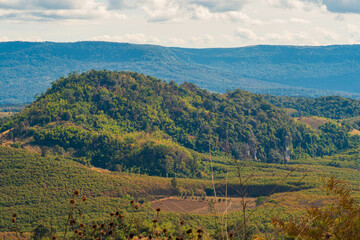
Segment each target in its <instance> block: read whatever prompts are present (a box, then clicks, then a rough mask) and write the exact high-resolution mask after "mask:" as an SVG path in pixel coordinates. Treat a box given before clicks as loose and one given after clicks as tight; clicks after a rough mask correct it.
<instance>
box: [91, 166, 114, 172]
mask: <svg viewBox="0 0 360 240" xmlns="http://www.w3.org/2000/svg"><path fill="white" fill-rule="evenodd" d="M89 169H90V170H93V171H96V172H101V173H110V172H111V171H110V170H107V169H103V168H97V167H90V168H89Z"/></svg>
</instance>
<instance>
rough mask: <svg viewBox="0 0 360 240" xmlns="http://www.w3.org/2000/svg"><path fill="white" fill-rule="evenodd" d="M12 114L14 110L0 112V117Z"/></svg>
mask: <svg viewBox="0 0 360 240" xmlns="http://www.w3.org/2000/svg"><path fill="white" fill-rule="evenodd" d="M14 114H15V113H14V112H0V118H4V117H9V116H11V115H14Z"/></svg>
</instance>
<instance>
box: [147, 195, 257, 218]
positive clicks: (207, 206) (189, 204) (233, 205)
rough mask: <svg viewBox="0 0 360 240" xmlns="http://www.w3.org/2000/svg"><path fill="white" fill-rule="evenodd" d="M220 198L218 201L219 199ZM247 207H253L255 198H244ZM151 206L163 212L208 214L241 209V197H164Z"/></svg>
mask: <svg viewBox="0 0 360 240" xmlns="http://www.w3.org/2000/svg"><path fill="white" fill-rule="evenodd" d="M219 199H220V201H219ZM245 201H246V206H247V208H254V207H255V198H246V199H245ZM150 204H151V207H152V208H154V209H156V208H160V209H161V210H162V211H165V212H178V213H196V214H208V213H214V212H215V211H216V212H220V213H222V212H225V211H228V212H233V211H239V210H241V209H242V204H241V198H228V199H227V200H226V199H225V198H217V199H215V197H207V198H206V200H201V199H200V197H199V198H198V199H183V198H179V197H170V198H164V199H160V200H157V201H153V202H151V203H150Z"/></svg>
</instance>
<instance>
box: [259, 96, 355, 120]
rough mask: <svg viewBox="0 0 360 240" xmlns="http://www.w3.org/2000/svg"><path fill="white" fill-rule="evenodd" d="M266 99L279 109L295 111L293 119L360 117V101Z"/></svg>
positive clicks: (331, 97) (323, 98) (344, 99)
mask: <svg viewBox="0 0 360 240" xmlns="http://www.w3.org/2000/svg"><path fill="white" fill-rule="evenodd" d="M264 99H265V100H267V101H268V102H270V103H272V104H274V105H275V106H277V107H279V108H291V109H295V110H296V111H294V112H292V113H291V116H293V117H300V116H306V117H307V116H318V117H325V118H331V119H346V118H352V117H357V116H360V101H359V100H356V99H351V98H344V97H340V96H325V97H319V98H305V97H288V96H273V95H264Z"/></svg>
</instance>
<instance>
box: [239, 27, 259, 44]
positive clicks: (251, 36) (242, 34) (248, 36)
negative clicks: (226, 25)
mask: <svg viewBox="0 0 360 240" xmlns="http://www.w3.org/2000/svg"><path fill="white" fill-rule="evenodd" d="M235 36H237V37H239V38H240V39H242V40H245V41H248V40H257V39H258V37H257V36H256V34H255V33H254V32H253V31H252V30H250V29H247V28H241V27H239V28H238V29H236V32H235Z"/></svg>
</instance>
